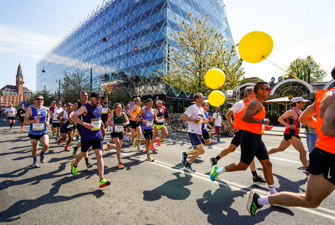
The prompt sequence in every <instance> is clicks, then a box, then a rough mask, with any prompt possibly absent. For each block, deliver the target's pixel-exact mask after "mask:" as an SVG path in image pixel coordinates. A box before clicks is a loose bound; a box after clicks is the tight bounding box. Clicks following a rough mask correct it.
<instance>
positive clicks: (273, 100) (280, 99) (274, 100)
mask: <svg viewBox="0 0 335 225" xmlns="http://www.w3.org/2000/svg"><path fill="white" fill-rule="evenodd" d="M290 101H291V100H290V99H289V98H288V97H287V96H286V97H282V98H275V99H271V100H267V101H264V102H266V103H275V102H290ZM308 101H309V100H308Z"/></svg>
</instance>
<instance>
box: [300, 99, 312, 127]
mask: <svg viewBox="0 0 335 225" xmlns="http://www.w3.org/2000/svg"><path fill="white" fill-rule="evenodd" d="M315 115H316V104H315V102H314V103H313V104H312V105H310V106H308V107H307V108H306V109H305V110H304V111H303V112H302V113H301V115H300V117H299V122H300V123H304V124H306V125H307V126H308V127H312V128H315V127H316V119H314V117H313V116H315Z"/></svg>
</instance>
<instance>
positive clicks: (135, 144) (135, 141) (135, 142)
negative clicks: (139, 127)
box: [134, 138, 138, 148]
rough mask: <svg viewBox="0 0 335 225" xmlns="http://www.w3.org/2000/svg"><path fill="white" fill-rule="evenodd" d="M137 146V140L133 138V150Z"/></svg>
mask: <svg viewBox="0 0 335 225" xmlns="http://www.w3.org/2000/svg"><path fill="white" fill-rule="evenodd" d="M137 144H138V143H137V138H135V139H134V148H136V147H137Z"/></svg>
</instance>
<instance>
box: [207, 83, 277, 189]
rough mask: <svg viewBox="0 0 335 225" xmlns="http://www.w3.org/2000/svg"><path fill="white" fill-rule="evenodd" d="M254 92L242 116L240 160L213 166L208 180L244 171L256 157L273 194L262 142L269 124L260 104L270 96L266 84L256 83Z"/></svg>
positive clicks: (269, 166) (270, 167)
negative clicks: (224, 174)
mask: <svg viewBox="0 0 335 225" xmlns="http://www.w3.org/2000/svg"><path fill="white" fill-rule="evenodd" d="M254 90H255V93H256V98H255V99H253V100H251V101H250V102H249V105H248V107H247V108H246V110H245V112H244V115H243V116H242V121H243V122H245V125H244V128H243V132H242V134H241V138H240V143H241V160H240V162H239V163H233V164H230V165H228V166H226V167H222V168H220V169H219V168H218V167H217V166H213V168H212V171H211V174H210V178H211V180H212V181H214V180H215V177H217V176H218V175H219V174H220V173H223V172H233V171H240V170H246V169H248V167H249V166H250V164H251V162H252V161H253V160H254V158H255V156H256V157H257V158H258V160H259V161H260V163H261V164H262V166H263V172H264V177H265V179H266V182H267V183H268V187H269V189H270V193H271V194H275V193H277V191H276V188H275V186H274V181H273V174H272V164H271V162H270V159H269V155H268V151H267V150H266V147H265V145H264V143H263V141H262V135H263V134H264V131H265V125H268V124H269V122H270V121H269V119H265V108H264V106H263V104H262V103H263V101H264V100H266V99H268V98H269V96H270V93H271V91H270V86H269V84H268V83H267V82H258V83H257V84H256V85H255V87H254Z"/></svg>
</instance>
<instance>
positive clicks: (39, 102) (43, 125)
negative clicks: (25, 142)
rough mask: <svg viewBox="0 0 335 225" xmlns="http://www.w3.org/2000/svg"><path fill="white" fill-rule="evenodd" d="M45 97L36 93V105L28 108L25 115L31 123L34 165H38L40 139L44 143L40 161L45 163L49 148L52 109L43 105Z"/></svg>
mask: <svg viewBox="0 0 335 225" xmlns="http://www.w3.org/2000/svg"><path fill="white" fill-rule="evenodd" d="M43 103H44V98H43V96H42V95H36V96H35V98H34V106H32V107H29V108H27V110H26V115H25V117H24V122H25V123H30V129H29V135H28V137H30V142H31V145H32V147H33V148H32V156H33V159H34V160H33V165H32V167H34V168H36V167H38V162H37V150H38V141H41V142H42V144H43V147H42V151H41V152H40V162H41V163H45V161H46V159H45V153H46V152H47V150H48V148H49V136H48V129H47V126H48V125H49V121H50V110H49V109H48V108H46V107H44V106H43Z"/></svg>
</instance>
